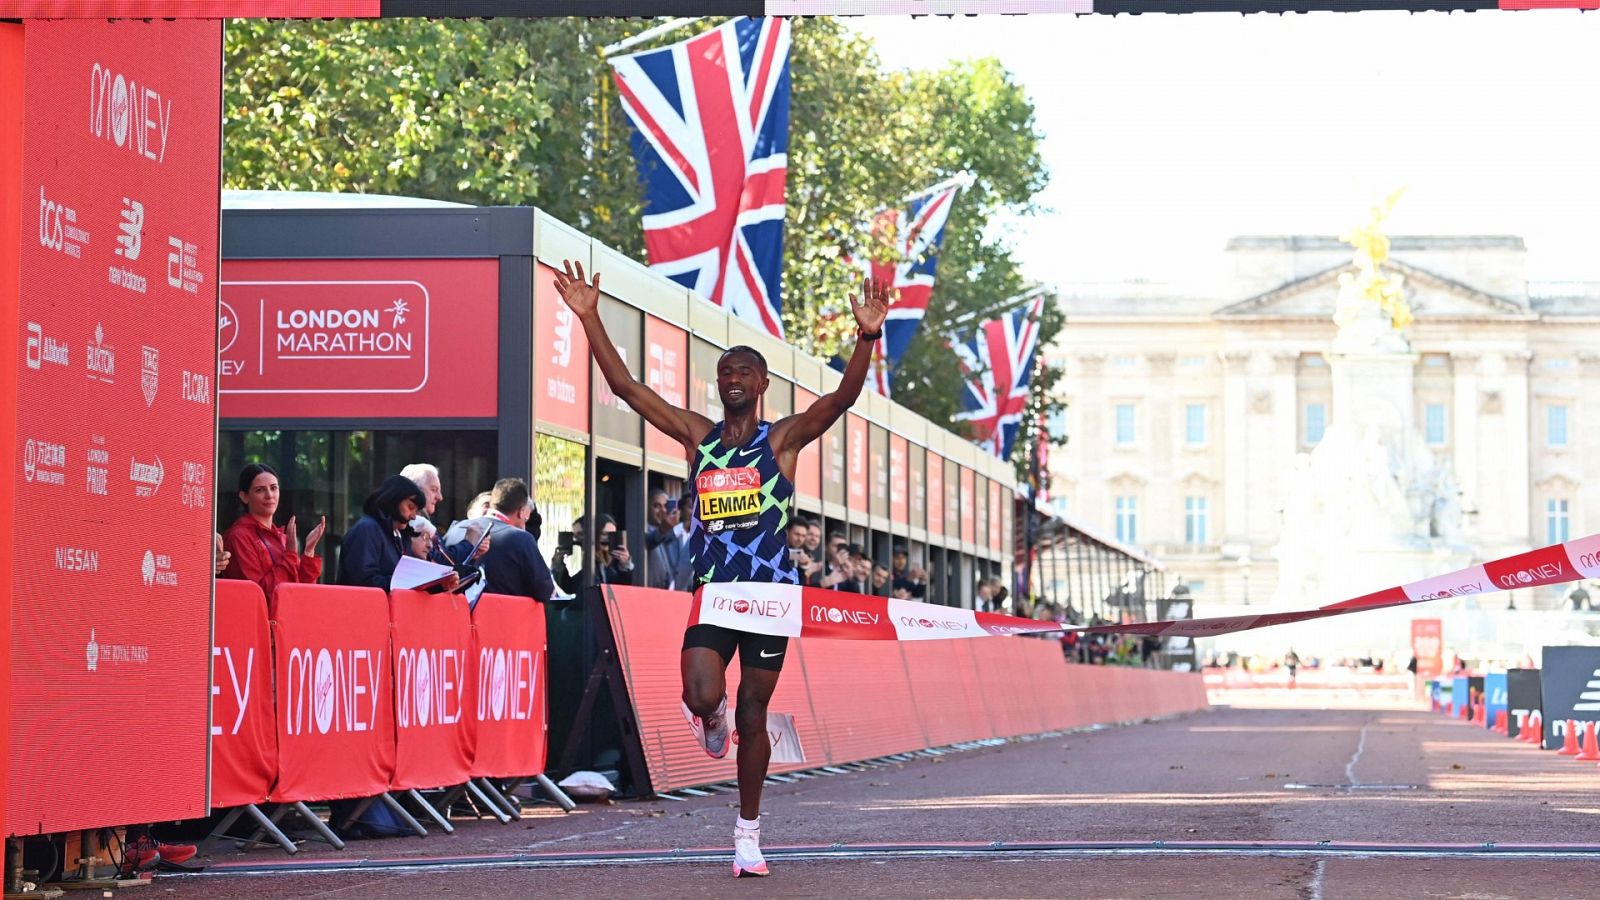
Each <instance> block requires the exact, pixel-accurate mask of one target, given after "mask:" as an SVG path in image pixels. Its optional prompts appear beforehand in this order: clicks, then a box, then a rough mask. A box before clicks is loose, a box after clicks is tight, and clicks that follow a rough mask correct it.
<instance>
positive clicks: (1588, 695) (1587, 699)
mask: <svg viewBox="0 0 1600 900" xmlns="http://www.w3.org/2000/svg"><path fill="white" fill-rule="evenodd" d="M1585 687H1586V688H1588V690H1584V691H1579V692H1578V702H1577V703H1574V704H1572V710H1573V712H1590V711H1596V710H1600V669H1595V670H1594V677H1593V678H1590V679H1589V683H1588V684H1587V685H1585Z"/></svg>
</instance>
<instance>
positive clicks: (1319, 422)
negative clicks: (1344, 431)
mask: <svg viewBox="0 0 1600 900" xmlns="http://www.w3.org/2000/svg"><path fill="white" fill-rule="evenodd" d="M1327 430H1328V407H1327V405H1326V404H1322V403H1307V404H1306V440H1305V442H1306V444H1307V445H1309V446H1312V447H1315V446H1316V445H1318V444H1320V443H1322V433H1323V432H1325V431H1327Z"/></svg>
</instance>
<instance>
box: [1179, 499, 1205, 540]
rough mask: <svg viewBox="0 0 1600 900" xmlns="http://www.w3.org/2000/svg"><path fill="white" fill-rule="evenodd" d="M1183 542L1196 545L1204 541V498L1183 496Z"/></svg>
mask: <svg viewBox="0 0 1600 900" xmlns="http://www.w3.org/2000/svg"><path fill="white" fill-rule="evenodd" d="M1183 542H1184V543H1185V544H1188V545H1189V546H1191V547H1198V546H1200V545H1202V544H1204V543H1205V542H1206V498H1204V497H1185V498H1183Z"/></svg>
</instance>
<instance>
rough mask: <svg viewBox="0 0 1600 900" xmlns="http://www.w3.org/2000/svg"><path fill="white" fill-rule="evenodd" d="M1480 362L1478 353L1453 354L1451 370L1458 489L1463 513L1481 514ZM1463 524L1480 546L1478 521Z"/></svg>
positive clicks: (1452, 456)
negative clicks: (1479, 455)
mask: <svg viewBox="0 0 1600 900" xmlns="http://www.w3.org/2000/svg"><path fill="white" fill-rule="evenodd" d="M1478 359H1479V354H1478V353H1477V352H1474V351H1469V350H1452V351H1451V352H1450V368H1451V371H1452V372H1453V375H1454V377H1453V380H1452V381H1451V389H1452V391H1453V393H1452V395H1451V397H1452V399H1451V412H1450V436H1449V437H1450V463H1451V465H1452V466H1453V467H1454V470H1455V478H1456V485H1457V486H1459V487H1460V488H1461V508H1462V510H1477V509H1479V508H1480V506H1481V505H1482V500H1481V499H1480V496H1479V492H1478V484H1479V482H1478V478H1479V474H1480V473H1479V471H1478V437H1479V436H1478V429H1479V422H1478V402H1479V401H1478ZM1461 524H1462V530H1463V532H1465V535H1466V538H1467V540H1468V541H1471V542H1474V543H1476V541H1477V539H1478V533H1479V530H1480V529H1479V523H1478V517H1477V516H1468V517H1465V519H1464V521H1463V522H1462V523H1461Z"/></svg>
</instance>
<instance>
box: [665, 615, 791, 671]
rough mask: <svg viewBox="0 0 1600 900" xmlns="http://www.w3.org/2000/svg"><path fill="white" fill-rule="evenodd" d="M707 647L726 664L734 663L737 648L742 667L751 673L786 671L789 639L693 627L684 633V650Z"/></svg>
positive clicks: (702, 625) (723, 629) (711, 626)
mask: <svg viewBox="0 0 1600 900" xmlns="http://www.w3.org/2000/svg"><path fill="white" fill-rule="evenodd" d="M690 647H705V648H708V649H711V650H715V651H717V655H718V656H721V657H722V664H723V665H727V664H728V663H729V662H731V661H732V660H733V651H734V649H735V648H737V649H738V651H739V664H740V665H741V666H743V667H744V668H747V669H767V670H769V671H772V672H781V671H783V659H784V657H785V656H787V655H788V651H789V639H788V638H786V637H775V636H773V635H770V634H752V633H750V632H748V631H734V630H733V629H732V628H723V627H722V626H721V625H707V624H704V623H701V624H699V625H690V626H689V630H688V631H685V632H684V633H683V649H685V650H687V649H689V648H690Z"/></svg>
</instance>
